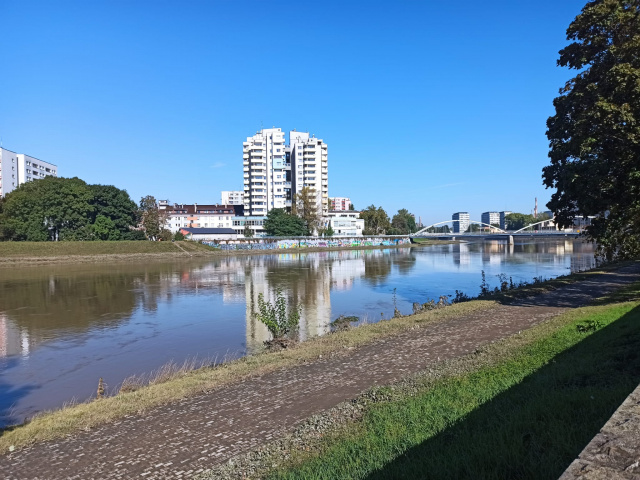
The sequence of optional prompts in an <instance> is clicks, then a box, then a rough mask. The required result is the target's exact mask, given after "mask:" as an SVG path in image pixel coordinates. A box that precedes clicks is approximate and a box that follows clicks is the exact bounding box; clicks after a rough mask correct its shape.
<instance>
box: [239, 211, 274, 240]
mask: <svg viewBox="0 0 640 480" xmlns="http://www.w3.org/2000/svg"><path fill="white" fill-rule="evenodd" d="M266 219H267V217H266V216H258V215H248V216H246V217H245V216H242V215H240V216H235V217H233V220H232V227H231V228H233V229H234V230H235V231H236V233H237V234H238V236H244V229H245V228H246V225H249V228H251V230H253V236H254V237H264V236H265V235H266V234H267V232H265V231H264V222H265V220H266Z"/></svg>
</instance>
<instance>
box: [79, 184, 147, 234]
mask: <svg viewBox="0 0 640 480" xmlns="http://www.w3.org/2000/svg"><path fill="white" fill-rule="evenodd" d="M89 188H90V189H91V193H92V194H93V199H92V200H91V205H93V207H94V211H93V218H92V223H94V224H95V223H96V221H97V219H98V217H99V216H103V217H106V218H108V219H109V220H111V221H112V222H113V224H114V226H115V228H116V229H117V230H118V231H119V232H121V233H122V234H124V233H126V232H128V231H129V230H130V228H131V227H135V226H136V224H137V223H138V206H137V205H136V203H135V202H134V201H133V200H131V198H130V197H129V194H128V193H127V191H126V190H121V189H119V188H116V187H114V186H113V185H89Z"/></svg>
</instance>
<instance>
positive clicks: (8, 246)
mask: <svg viewBox="0 0 640 480" xmlns="http://www.w3.org/2000/svg"><path fill="white" fill-rule="evenodd" d="M179 247H182V248H184V249H185V250H187V251H189V252H201V251H202V252H214V251H215V249H213V248H211V247H209V246H208V245H202V244H200V243H196V242H173V243H172V242H141V241H138V242H134V241H120V242H0V258H15V257H61V256H90V255H128V254H129V255H130V254H149V253H158V254H161V253H184V252H183V251H182V250H180V248H179Z"/></svg>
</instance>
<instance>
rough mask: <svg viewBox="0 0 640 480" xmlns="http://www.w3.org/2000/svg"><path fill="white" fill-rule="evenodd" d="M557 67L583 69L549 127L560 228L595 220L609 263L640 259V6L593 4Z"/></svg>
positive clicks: (549, 181) (601, 0) (632, 1)
mask: <svg viewBox="0 0 640 480" xmlns="http://www.w3.org/2000/svg"><path fill="white" fill-rule="evenodd" d="M567 39H568V40H571V41H572V43H571V44H569V45H568V46H567V47H565V48H564V49H562V50H560V58H559V60H558V65H559V66H562V67H568V68H569V69H573V70H576V71H577V74H576V76H575V77H573V78H572V79H570V80H569V81H568V82H567V83H566V85H565V86H564V87H563V88H562V89H561V90H560V96H559V97H557V98H556V99H555V100H554V102H553V103H554V106H555V115H554V116H552V117H550V118H549V120H548V121H547V127H548V130H547V137H548V139H549V145H550V151H549V158H550V165H548V166H546V167H544V169H543V175H542V177H543V182H544V185H545V186H546V187H547V188H553V189H555V190H556V191H555V192H554V193H553V195H552V196H551V201H550V202H549V203H548V204H547V206H548V207H549V208H550V209H551V210H552V211H553V212H554V214H555V221H556V223H557V224H558V225H559V226H560V227H568V226H570V225H571V224H572V222H573V219H574V217H579V216H587V215H595V216H596V217H597V218H596V219H595V220H593V221H592V224H591V226H589V227H587V235H588V236H589V237H591V238H592V239H593V240H595V241H596V242H597V244H598V247H599V253H600V254H601V255H602V256H604V257H605V258H607V259H610V260H611V259H615V258H630V257H637V256H638V255H639V254H640V148H639V147H638V145H639V144H640V5H639V4H638V1H637V0H596V1H591V2H588V3H587V4H586V5H585V7H584V8H583V9H582V12H581V13H580V14H579V15H578V16H577V17H576V18H575V19H574V20H573V22H572V23H571V25H569V28H568V29H567Z"/></svg>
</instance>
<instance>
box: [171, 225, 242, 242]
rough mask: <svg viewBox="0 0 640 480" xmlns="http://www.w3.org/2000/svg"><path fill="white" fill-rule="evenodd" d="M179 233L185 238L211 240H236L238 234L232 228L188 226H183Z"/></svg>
mask: <svg viewBox="0 0 640 480" xmlns="http://www.w3.org/2000/svg"><path fill="white" fill-rule="evenodd" d="M179 231H180V233H182V234H183V235H184V238H186V239H187V240H194V241H196V242H197V241H213V240H237V238H238V234H237V233H236V231H235V230H234V229H232V228H190V227H186V228H185V227H183V228H181V229H180V230H179Z"/></svg>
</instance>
